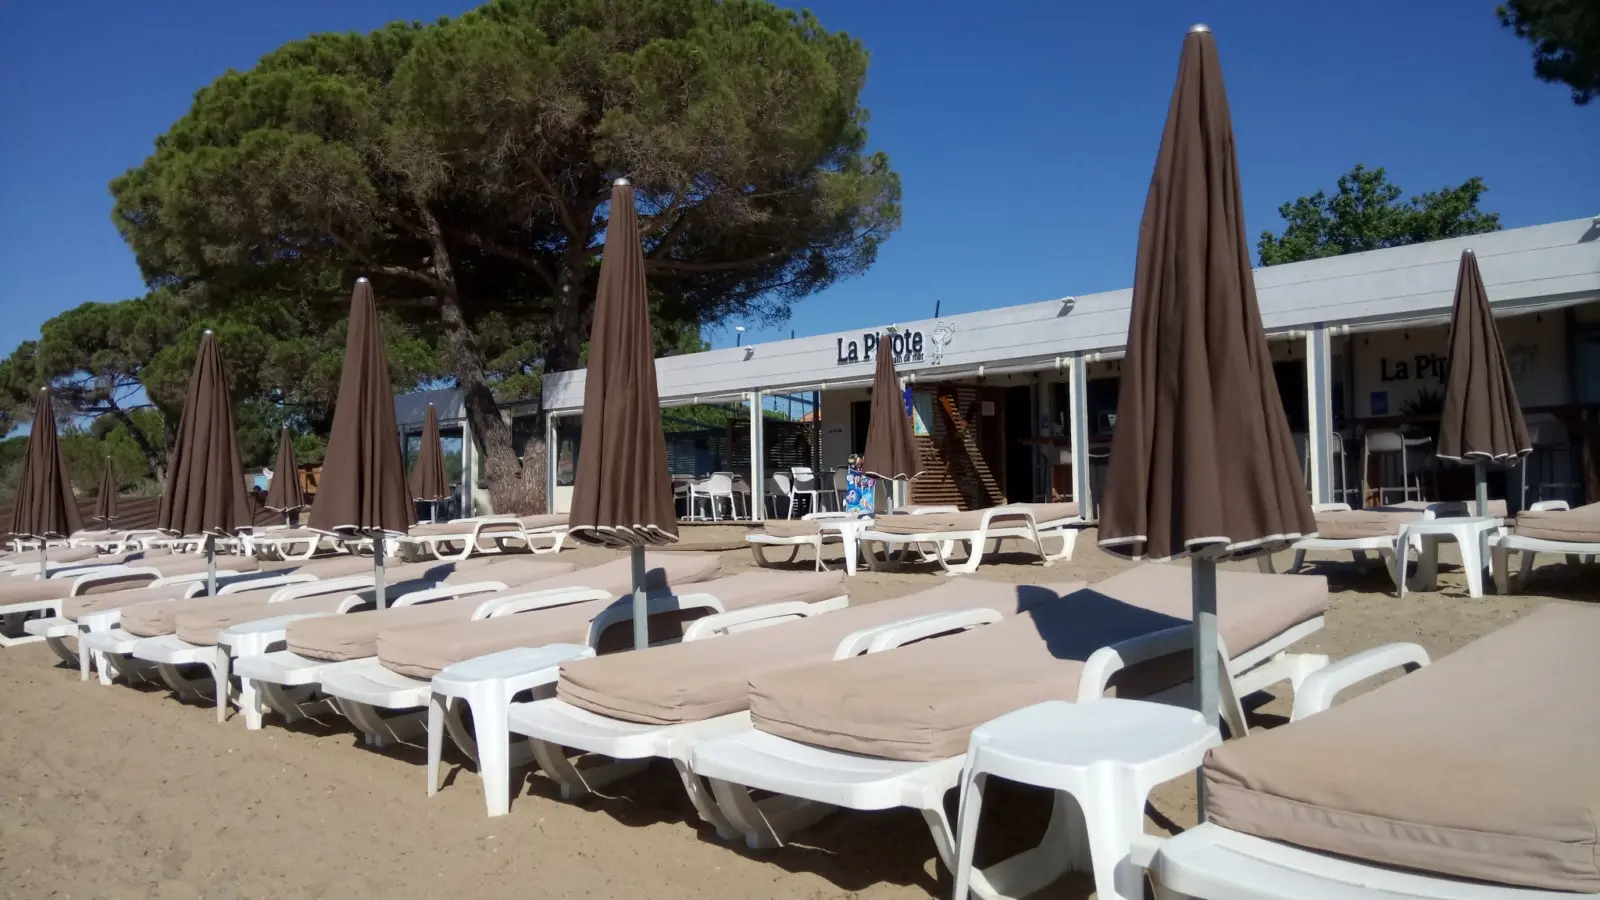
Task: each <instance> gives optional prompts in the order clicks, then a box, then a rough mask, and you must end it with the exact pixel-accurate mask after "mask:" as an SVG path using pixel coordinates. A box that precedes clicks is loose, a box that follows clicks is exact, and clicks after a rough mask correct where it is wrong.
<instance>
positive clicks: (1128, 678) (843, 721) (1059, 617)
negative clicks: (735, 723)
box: [750, 564, 1328, 760]
mask: <svg viewBox="0 0 1600 900" xmlns="http://www.w3.org/2000/svg"><path fill="white" fill-rule="evenodd" d="M1217 594H1218V604H1217V606H1218V610H1217V612H1218V615H1217V619H1218V630H1219V632H1220V634H1221V636H1222V640H1223V642H1224V644H1226V645H1227V647H1228V650H1229V652H1230V653H1232V654H1234V655H1237V654H1238V653H1239V652H1241V651H1244V650H1249V649H1251V648H1252V647H1254V646H1255V645H1257V644H1259V643H1261V642H1262V641H1263V640H1266V639H1268V638H1270V637H1273V636H1275V635H1278V634H1281V633H1283V632H1284V631H1287V630H1288V629H1290V628H1292V627H1294V626H1295V625H1297V624H1299V623H1301V622H1303V621H1306V620H1307V619H1310V618H1313V617H1315V616H1317V615H1319V614H1321V613H1322V611H1323V610H1324V609H1325V607H1326V604H1327V595H1328V586H1327V581H1326V580H1325V579H1323V578H1321V577H1307V576H1301V575H1259V574H1255V573H1245V572H1219V573H1217ZM1190 597H1191V595H1190V573H1189V570H1188V569H1187V568H1184V567H1180V566H1173V565H1157V564H1146V565H1144V566H1140V567H1139V568H1137V569H1132V570H1129V571H1127V572H1123V573H1121V574H1119V575H1116V576H1113V577H1111V578H1108V579H1106V580H1105V581H1102V582H1099V583H1098V584H1095V585H1094V586H1092V587H1088V588H1084V589H1083V590H1080V591H1076V592H1074V593H1072V594H1069V595H1067V596H1066V597H1063V598H1062V599H1061V600H1059V601H1057V602H1054V603H1046V604H1041V605H1038V606H1034V607H1033V608H1031V609H1029V610H1027V611H1026V612H1025V613H1023V614H1022V615H1020V616H1017V617H1015V618H1012V619H1009V620H1007V621H1005V622H1001V623H999V624H996V625H988V626H984V627H982V628H976V629H973V630H972V631H969V632H966V633H965V634H958V635H951V636H949V637H944V638H939V639H937V640H932V641H923V642H921V643H918V644H913V645H911V646H908V647H902V648H899V649H896V650H892V651H889V652H884V653H874V654H868V655H865V656H858V657H854V658H852V659H847V660H840V661H837V662H833V661H828V662H821V663H817V664H814V665H808V666H803V667H796V668H790V669H786V670H783V671H779V672H773V673H770V674H766V675H763V676H760V677H756V678H752V679H751V680H750V718H751V721H752V722H753V723H754V725H755V727H756V728H758V729H760V730H762V731H766V732H770V733H772V734H775V735H778V736H780V737H785V738H789V739H791V740H795V741H801V742H803V743H807V744H814V745H817V746H822V747H828V748H831V749H835V750H843V751H845V752H848V753H859V754H863V755H867V756H876V757H882V758H886V759H905V760H938V759H947V758H949V757H952V756H957V755H959V754H962V753H965V752H966V750H967V739H968V738H969V737H970V736H971V734H972V729H973V728H975V727H977V726H978V725H981V724H983V723H984V722H987V721H988V720H990V719H993V718H995V717H996V716H1000V715H1004V714H1005V713H1008V712H1011V711H1012V710H1016V709H1021V708H1022V707H1024V706H1028V705H1031V704H1034V703H1040V702H1043V701H1046V700H1068V701H1075V700H1077V698H1078V681H1079V677H1080V676H1081V675H1082V674H1083V666H1084V662H1085V661H1087V660H1088V658H1089V656H1090V655H1091V654H1092V653H1094V651H1096V650H1098V649H1100V648H1101V647H1106V646H1109V645H1111V644H1115V643H1118V642H1120V641H1124V640H1128V639H1130V638H1134V637H1138V636H1140V635H1143V634H1149V633H1152V632H1156V631H1161V630H1164V629H1167V628H1171V627H1173V626H1177V625H1187V623H1188V622H1189V621H1190V608H1191V606H1190V604H1191V599H1190ZM1235 648H1237V649H1235ZM1192 666H1193V663H1192V662H1191V660H1190V657H1189V656H1188V654H1182V655H1178V656H1173V657H1168V658H1166V659H1162V660H1157V661H1152V662H1151V663H1149V664H1147V665H1145V666H1139V667H1135V668H1133V669H1129V670H1127V671H1125V672H1124V673H1122V674H1120V675H1119V676H1116V677H1114V678H1113V679H1112V682H1111V684H1112V690H1111V693H1112V694H1115V695H1121V696H1133V697H1140V696H1147V695H1149V694H1151V693H1154V692H1156V691H1159V690H1163V689H1165V688H1169V687H1172V686H1173V685H1176V684H1180V683H1182V682H1184V681H1187V680H1188V679H1189V673H1190V672H1192V671H1193V668H1192Z"/></svg>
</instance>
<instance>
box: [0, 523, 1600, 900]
mask: <svg viewBox="0 0 1600 900" xmlns="http://www.w3.org/2000/svg"><path fill="white" fill-rule="evenodd" d="M1093 537H1094V536H1093V533H1092V532H1091V533H1089V534H1087V535H1085V538H1084V540H1082V541H1080V542H1079V545H1078V547H1079V549H1078V553H1077V554H1076V559H1075V560H1073V561H1072V562H1070V563H1058V564H1057V565H1055V566H1052V567H1050V568H1049V569H1046V568H1042V567H1041V566H1040V565H1038V563H1037V562H1036V561H1030V560H1029V559H1028V558H1027V557H1025V556H1022V555H1020V554H1016V555H1012V554H1003V555H1002V556H1001V557H1000V558H999V562H998V563H997V564H995V565H986V566H985V567H984V568H983V569H982V570H981V571H980V572H979V573H978V574H977V575H973V576H967V577H973V578H986V579H995V580H1003V581H1008V582H1017V583H1020V582H1029V581H1065V580H1075V579H1081V580H1086V581H1093V580H1096V579H1098V578H1102V577H1105V576H1106V575H1109V574H1111V573H1113V572H1115V571H1117V570H1119V569H1121V568H1123V567H1125V566H1126V565H1127V564H1126V563H1123V562H1120V561H1118V560H1116V559H1113V558H1112V557H1109V556H1106V555H1104V554H1102V553H1100V552H1099V551H1098V550H1097V549H1096V548H1095V546H1094V542H1093ZM685 538H686V540H694V541H721V542H728V541H732V540H737V538H738V532H737V531H736V530H734V529H730V528H727V527H723V528H719V529H709V528H697V529H692V530H688V531H687V532H686V535H685ZM612 555H613V554H610V553H607V552H606V551H600V550H592V549H583V550H577V551H572V552H570V553H566V554H563V558H564V559H570V560H572V561H574V562H580V563H582V562H598V561H602V560H604V559H607V558H610V557H611V556H612ZM722 555H723V557H724V560H725V568H726V569H729V570H733V569H743V568H749V567H750V566H751V565H753V562H752V560H751V557H750V554H749V553H748V552H747V551H743V550H729V551H723V553H722ZM1447 559H1449V557H1447ZM1541 559H1542V560H1545V561H1546V562H1547V565H1545V566H1542V567H1541V569H1540V570H1539V571H1538V572H1537V574H1536V576H1535V579H1534V581H1533V583H1532V585H1531V586H1530V588H1529V589H1530V590H1531V591H1533V592H1534V593H1533V594H1532V595H1529V596H1516V597H1498V596H1492V595H1491V596H1488V597H1485V598H1483V599H1480V600H1472V599H1470V598H1468V597H1467V596H1466V590H1465V586H1464V581H1463V579H1462V577H1461V575H1460V573H1459V571H1457V570H1456V569H1455V568H1454V567H1449V566H1447V567H1446V568H1445V571H1444V573H1443V574H1442V576H1441V579H1440V590H1438V591H1435V592H1429V593H1420V594H1412V593H1408V594H1407V596H1406V597H1405V599H1404V600H1398V599H1396V598H1395V597H1394V595H1393V592H1392V590H1391V589H1390V585H1389V584H1388V580H1387V576H1385V575H1384V574H1383V573H1382V571H1381V570H1378V569H1372V570H1366V571H1363V570H1362V569H1360V568H1358V567H1356V566H1355V565H1354V564H1352V563H1349V562H1334V561H1331V560H1330V561H1328V562H1319V563H1318V564H1317V565H1316V566H1313V571H1320V572H1322V573H1324V574H1327V575H1328V576H1329V578H1330V582H1331V585H1332V587H1333V590H1334V593H1333V594H1332V597H1331V609H1330V610H1329V612H1328V615H1327V627H1326V628H1325V629H1324V630H1323V631H1322V632H1320V633H1319V634H1317V635H1316V636H1315V637H1314V638H1312V639H1310V640H1308V641H1305V642H1303V643H1302V645H1301V649H1303V650H1305V651H1308V652H1320V653H1327V654H1329V655H1331V656H1333V657H1334V658H1339V657H1343V656H1346V655H1349V654H1350V653H1353V652H1356V651H1358V650H1361V649H1364V648H1367V647H1371V646H1373V645H1375V644H1380V643H1384V642H1388V641H1415V642H1418V643H1420V644H1422V645H1423V646H1425V647H1426V648H1427V649H1428V650H1429V652H1430V653H1432V654H1433V655H1434V656H1435V657H1437V656H1439V655H1442V654H1445V653H1448V652H1450V651H1451V650H1453V649H1455V648H1457V647H1459V646H1461V645H1462V644H1464V643H1466V642H1468V641H1470V640H1472V639H1473V638H1476V637H1478V636H1480V635H1482V634H1485V633H1487V632H1489V631H1492V630H1494V629H1496V628H1499V627H1501V626H1503V625H1505V624H1507V623H1508V622H1511V621H1512V620H1514V619H1516V618H1518V617H1520V616H1522V615H1524V614H1526V613H1528V612H1529V611H1531V610H1533V609H1535V608H1537V607H1539V606H1541V605H1543V604H1545V603H1551V602H1557V603H1564V602H1582V601H1581V600H1580V599H1578V598H1581V597H1583V596H1585V595H1587V596H1588V597H1589V598H1590V599H1591V602H1592V600H1593V598H1594V597H1595V595H1596V593H1597V592H1596V590H1595V588H1596V584H1597V581H1596V578H1597V574H1596V572H1595V571H1594V570H1593V569H1590V570H1589V571H1588V572H1586V573H1580V572H1579V571H1578V570H1576V569H1575V568H1569V567H1567V566H1564V565H1560V564H1558V562H1559V561H1558V560H1557V559H1555V558H1550V557H1544V558H1541ZM1278 562H1279V567H1280V571H1281V569H1282V567H1283V566H1284V565H1286V564H1287V559H1286V558H1280V559H1279V560H1278ZM806 565H807V566H808V567H809V563H806ZM1249 568H1254V566H1253V564H1251V565H1250V566H1249ZM942 581H943V578H942V576H939V575H936V574H931V573H930V572H928V571H926V570H923V571H917V572H893V573H884V572H865V573H862V574H861V575H859V576H858V577H857V578H856V579H854V580H853V581H851V582H850V588H851V596H852V602H855V603H868V602H873V601H876V600H882V599H885V598H889V597H895V596H900V595H903V594H906V593H910V592H912V591H915V590H918V589H920V588H922V587H928V586H933V585H935V584H938V583H941V582H942ZM1585 584H1586V585H1587V587H1588V590H1587V591H1585V590H1584V585H1585ZM0 686H3V687H0V896H4V897H15V898H24V900H27V898H63V900H65V898H128V900H134V898H171V900H179V898H195V897H207V898H274V900H300V898H306V900H311V898H324V897H327V898H334V897H337V898H362V897H388V898H412V897H417V898H422V897H448V896H451V895H454V894H459V895H463V896H471V897H473V898H481V900H494V898H517V900H525V898H528V897H541V898H552V900H553V898H561V897H650V898H652V900H674V898H696V900H702V898H706V897H716V898H724V900H726V898H744V897H786V898H832V897H860V898H872V900H895V898H921V897H928V896H948V895H949V890H950V886H949V876H948V874H947V873H945V872H944V871H943V870H942V868H941V867H940V866H939V865H938V864H937V863H936V861H935V857H934V850H933V845H932V842H931V840H930V838H929V836H928V833H927V829H926V827H925V826H924V825H923V823H922V819H921V817H920V816H919V815H918V814H917V813H915V812H911V811H907V810H897V811H890V812H882V813H871V814H865V813H855V812H843V813H839V814H836V815H833V816H831V817H829V818H828V819H826V820H824V821H823V822H821V823H820V824H819V825H817V826H816V827H814V828H812V829H810V830H808V831H806V832H803V833H802V834H800V835H799V836H798V837H797V840H796V841H795V842H794V843H793V844H791V845H789V846H787V847H785V848H783V849H781V850H778V851H770V852H753V851H746V850H744V849H743V848H740V847H735V846H730V845H728V844H724V843H722V842H720V841H718V840H717V838H716V835H715V833H714V832H712V831H711V830H709V829H708V828H706V827H704V826H702V825H700V823H699V821H698V819H696V818H695V816H694V815H693V813H692V811H691V810H690V808H689V805H688V802H687V801H686V800H685V799H684V797H683V796H682V789H681V787H680V786H679V784H678V781H677V778H676V777H675V775H674V774H673V773H672V772H671V770H670V767H664V766H658V767H656V768H654V769H652V770H650V771H647V772H645V773H642V774H640V775H637V776H635V777H632V778H630V779H627V780H624V781H622V782H619V783H618V784H616V785H614V786H613V787H612V788H611V791H612V793H611V794H609V795H608V796H607V797H605V798H601V799H597V800H594V801H590V802H585V803H583V804H579V805H573V804H567V803H563V802H561V801H560V800H559V799H558V798H557V795H556V792H555V791H554V790H553V788H552V786H551V785H550V783H549V782H548V781H546V780H545V779H543V777H542V776H540V775H538V774H537V773H529V772H526V771H524V772H522V773H519V775H518V776H517V777H516V778H514V782H515V783H518V784H520V789H519V791H518V795H517V796H516V798H515V799H514V800H513V801H512V808H511V814H510V815H509V816H505V817H503V818H500V819H493V820H491V819H488V818H486V817H485V816H484V810H483V797H482V791H481V785H480V782H479V780H478V776H477V774H476V773H475V772H474V771H473V770H472V769H471V768H470V767H464V766H463V765H462V763H463V760H462V759H461V758H460V757H459V756H452V757H447V763H450V765H449V766H447V769H448V772H449V776H448V781H447V784H446V786H445V787H444V788H443V789H442V790H441V791H440V793H439V794H438V795H437V796H434V797H428V796H426V792H425V783H424V770H423V767H422V763H423V760H424V753H423V751H422V749H421V748H419V747H409V746H402V747H399V748H395V749H392V750H387V751H382V752H379V751H373V750H370V749H367V748H364V747H362V746H361V744H360V741H359V739H358V737H357V735H356V733H355V732H354V731H353V730H352V729H351V728H350V727H349V726H348V725H346V724H345V723H344V722H343V721H342V720H337V719H329V720H327V721H325V722H322V723H310V724H305V725H303V726H297V727H294V728H285V727H283V726H282V725H280V724H279V723H278V722H277V721H275V720H274V719H273V718H271V717H269V718H268V724H267V727H266V728H265V729H264V730H262V731H259V732H246V731H245V729H244V724H243V721H242V720H241V719H239V718H233V719H230V721H229V722H227V723H226V724H224V725H218V724H216V723H215V722H214V721H213V719H212V714H211V710H210V709H209V708H207V707H201V706H196V705H192V704H188V703H185V702H181V701H179V700H177V699H176V698H175V697H174V696H173V695H172V694H171V693H169V692H168V691H166V690H165V689H158V688H154V687H147V688H137V689H136V688H130V687H127V686H124V685H121V684H119V685H116V686H114V687H109V688H107V687H102V686H100V685H99V684H98V683H93V682H91V683H81V682H79V680H78V677H77V672H76V671H75V670H69V669H67V668H65V667H62V666H60V665H57V664H56V663H55V658H54V657H53V656H52V655H51V654H50V652H49V651H48V650H47V649H46V648H45V647H44V646H43V645H42V644H31V645H27V646H23V647H16V648H11V649H7V650H0ZM1286 696H1287V694H1286V692H1285V691H1283V690H1282V689H1280V690H1279V693H1278V694H1277V695H1276V696H1274V697H1273V698H1271V699H1270V700H1269V701H1268V702H1266V703H1265V704H1264V705H1261V706H1260V707H1259V708H1258V709H1256V711H1255V713H1254V724H1255V725H1256V726H1258V727H1272V726H1274V725H1276V724H1279V723H1281V722H1282V717H1283V716H1284V715H1286V714H1287V712H1288V704H1287V703H1286V699H1285V698H1286ZM990 796H991V798H992V799H990V800H988V801H987V803H986V807H985V824H984V833H983V836H982V839H981V841H980V846H979V851H978V853H979V857H980V859H979V862H980V863H982V862H983V861H984V858H985V857H988V858H993V857H995V856H997V855H1002V856H1003V855H1008V854H1009V853H1012V852H1016V851H1017V850H1020V849H1022V848H1024V847H1026V846H1027V845H1028V844H1029V843H1031V842H1033V841H1036V840H1037V838H1038V836H1039V834H1040V833H1041V831H1042V829H1043V825H1044V822H1045V818H1046V813H1047V809H1048V807H1047V802H1046V798H1045V797H1043V796H1042V794H1040V793H1038V792H1035V791H1031V790H1028V789H1023V788H1011V789H1005V790H994V791H992V792H991V795H990ZM1193 820H1194V791H1193V781H1192V779H1188V778H1185V779H1180V780H1178V781H1175V782H1172V783H1169V784H1167V785H1164V786H1162V787H1161V788H1159V789H1158V790H1157V792H1156V794H1155V796H1154V798H1153V801H1152V815H1151V817H1150V819H1149V821H1147V823H1146V827H1147V828H1148V829H1150V830H1152V831H1161V830H1169V831H1170V830H1172V829H1174V828H1181V827H1184V826H1186V825H1188V824H1191V823H1192V822H1193ZM1040 896H1050V897H1063V898H1080V897H1087V896H1090V888H1089V887H1088V886H1087V885H1086V883H1085V881H1084V880H1082V879H1081V878H1077V877H1073V878H1069V879H1068V880H1067V881H1066V882H1064V883H1061V884H1057V885H1054V886H1052V887H1051V888H1050V889H1048V890H1046V891H1044V892H1041V894H1040Z"/></svg>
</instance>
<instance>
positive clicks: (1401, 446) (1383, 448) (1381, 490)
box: [1361, 429, 1422, 506]
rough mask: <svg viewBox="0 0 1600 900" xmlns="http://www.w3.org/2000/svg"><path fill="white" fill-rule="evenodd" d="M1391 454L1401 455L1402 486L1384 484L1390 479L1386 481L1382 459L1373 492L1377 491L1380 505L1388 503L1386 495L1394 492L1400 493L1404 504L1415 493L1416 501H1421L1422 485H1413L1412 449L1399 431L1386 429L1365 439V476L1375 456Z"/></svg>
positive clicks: (1363, 450) (1362, 459) (1363, 471)
mask: <svg viewBox="0 0 1600 900" xmlns="http://www.w3.org/2000/svg"><path fill="white" fill-rule="evenodd" d="M1390 453H1397V454H1399V455H1400V484H1398V485H1389V484H1384V482H1385V481H1387V480H1388V479H1386V478H1385V477H1384V475H1383V470H1384V466H1383V462H1382V460H1381V459H1380V460H1379V463H1378V478H1377V481H1378V483H1377V484H1375V485H1373V490H1375V491H1377V493H1378V505H1379V506H1382V505H1384V503H1386V502H1387V501H1386V500H1385V495H1387V494H1390V493H1393V492H1394V491H1399V492H1400V501H1401V502H1402V503H1403V502H1405V501H1407V500H1411V499H1413V498H1412V496H1411V495H1412V494H1413V493H1415V494H1416V495H1417V496H1416V498H1415V499H1417V500H1421V499H1422V483H1421V482H1417V483H1416V484H1412V482H1411V475H1412V473H1411V463H1410V457H1411V448H1410V446H1409V445H1408V444H1407V443H1406V438H1405V435H1404V434H1402V433H1401V432H1400V431H1399V430H1396V429H1386V430H1382V431H1369V432H1367V434H1366V437H1365V438H1363V440H1362V445H1361V471H1362V473H1363V475H1365V473H1366V471H1367V467H1368V460H1370V459H1371V458H1372V456H1373V455H1374V454H1376V455H1378V456H1379V457H1382V456H1386V455H1388V454H1390Z"/></svg>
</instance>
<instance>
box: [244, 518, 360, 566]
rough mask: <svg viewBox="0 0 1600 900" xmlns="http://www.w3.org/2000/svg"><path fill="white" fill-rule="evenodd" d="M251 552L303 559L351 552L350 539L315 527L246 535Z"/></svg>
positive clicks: (274, 556) (263, 557) (270, 530)
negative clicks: (326, 553) (318, 555)
mask: <svg viewBox="0 0 1600 900" xmlns="http://www.w3.org/2000/svg"><path fill="white" fill-rule="evenodd" d="M245 543H246V545H247V546H248V547H249V552H250V553H252V554H254V555H255V556H259V557H261V558H262V559H282V560H294V561H302V560H307V559H311V558H312V557H313V556H316V555H317V554H318V553H322V552H324V551H331V552H334V553H348V552H349V541H347V540H346V539H345V538H343V537H341V536H340V535H337V534H335V533H333V532H331V531H322V530H320V529H316V528H307V527H304V526H302V527H300V528H273V529H265V530H262V531H259V532H253V533H251V534H248V535H246V536H245Z"/></svg>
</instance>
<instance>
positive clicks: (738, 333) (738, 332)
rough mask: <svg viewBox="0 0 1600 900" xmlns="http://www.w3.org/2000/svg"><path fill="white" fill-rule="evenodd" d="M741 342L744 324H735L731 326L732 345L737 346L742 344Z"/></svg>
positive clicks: (742, 340)
mask: <svg viewBox="0 0 1600 900" xmlns="http://www.w3.org/2000/svg"><path fill="white" fill-rule="evenodd" d="M743 343H744V326H743V325H735V326H733V345H734V346H735V347H737V346H739V345H740V344H743Z"/></svg>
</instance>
